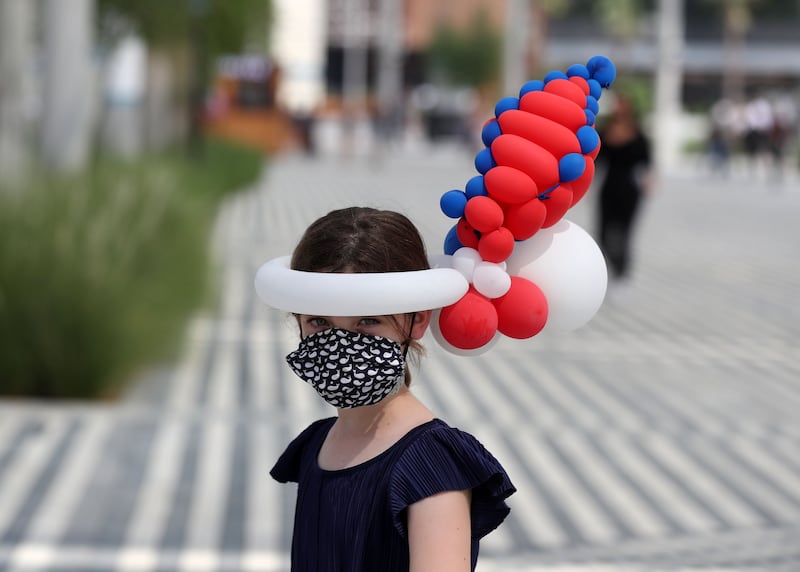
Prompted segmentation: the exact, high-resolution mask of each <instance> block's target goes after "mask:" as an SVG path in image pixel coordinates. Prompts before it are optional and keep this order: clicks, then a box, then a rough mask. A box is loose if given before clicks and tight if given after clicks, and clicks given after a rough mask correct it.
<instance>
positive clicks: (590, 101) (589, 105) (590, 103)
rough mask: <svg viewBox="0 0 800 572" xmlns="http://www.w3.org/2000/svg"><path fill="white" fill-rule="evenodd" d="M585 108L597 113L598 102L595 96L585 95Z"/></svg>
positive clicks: (598, 108) (598, 109)
mask: <svg viewBox="0 0 800 572" xmlns="http://www.w3.org/2000/svg"><path fill="white" fill-rule="evenodd" d="M586 109H588V110H589V111H591V112H592V113H594V114H595V115H597V112H598V111H600V103H599V102H598V101H597V98H596V97H592V96H591V95H587V96H586Z"/></svg>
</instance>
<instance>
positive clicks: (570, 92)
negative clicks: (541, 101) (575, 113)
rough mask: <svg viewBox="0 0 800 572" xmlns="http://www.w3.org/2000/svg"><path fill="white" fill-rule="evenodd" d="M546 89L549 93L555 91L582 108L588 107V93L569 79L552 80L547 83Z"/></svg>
mask: <svg viewBox="0 0 800 572" xmlns="http://www.w3.org/2000/svg"><path fill="white" fill-rule="evenodd" d="M544 90H545V91H546V92H547V93H555V94H556V95H560V96H561V97H563V98H564V99H568V100H570V101H571V102H573V103H574V104H575V105H577V106H578V107H580V108H581V109H583V108H585V107H586V94H585V93H583V91H582V90H581V88H580V87H578V86H577V85H576V84H574V83H573V82H571V81H569V80H568V79H553V80H550V81H548V82H547V83H546V84H545V86H544Z"/></svg>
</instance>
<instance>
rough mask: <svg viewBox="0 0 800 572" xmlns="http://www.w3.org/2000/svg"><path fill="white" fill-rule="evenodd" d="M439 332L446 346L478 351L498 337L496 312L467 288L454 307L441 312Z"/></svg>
mask: <svg viewBox="0 0 800 572" xmlns="http://www.w3.org/2000/svg"><path fill="white" fill-rule="evenodd" d="M512 280H513V279H512ZM439 331H440V332H441V333H442V337H444V339H445V340H447V342H448V343H450V344H451V345H452V346H455V347H457V348H459V349H462V350H474V349H477V348H480V347H482V346H485V345H486V344H488V343H489V342H490V341H491V339H492V338H493V337H494V335H495V334H496V333H497V310H495V307H494V305H493V304H492V302H491V301H490V300H489V299H488V298H486V297H485V296H483V295H482V294H480V293H479V292H478V291H477V290H475V288H474V287H472V286H470V287H469V290H468V291H467V293H466V294H464V295H463V296H462V297H461V299H460V300H458V301H457V302H456V303H455V304H452V305H450V306H445V307H444V308H442V311H441V312H440V313H439Z"/></svg>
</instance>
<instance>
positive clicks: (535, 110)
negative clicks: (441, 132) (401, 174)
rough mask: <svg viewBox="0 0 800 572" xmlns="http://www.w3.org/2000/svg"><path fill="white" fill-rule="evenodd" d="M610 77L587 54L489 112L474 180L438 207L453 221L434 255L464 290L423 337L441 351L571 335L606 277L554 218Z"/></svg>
mask: <svg viewBox="0 0 800 572" xmlns="http://www.w3.org/2000/svg"><path fill="white" fill-rule="evenodd" d="M615 76H616V70H615V68H614V64H613V63H612V62H611V60H609V59H608V58H606V57H603V56H594V57H592V58H591V59H589V61H588V62H587V63H586V65H582V64H575V65H573V66H570V67H569V68H568V69H567V71H566V72H562V71H559V70H553V71H551V72H549V73H547V74H546V75H545V76H544V79H542V80H532V81H529V82H527V83H525V84H524V85H523V86H522V87H521V88H520V91H519V96H518V97H504V98H502V99H500V100H499V101H498V102H497V104H496V105H495V110H494V111H495V116H494V117H493V118H491V119H489V120H488V121H487V122H486V123H485V124H484V126H483V129H482V132H481V139H482V141H483V143H484V145H485V147H484V148H483V149H482V150H481V151H479V152H478V153H477V155H476V156H475V168H476V170H477V171H478V173H479V174H478V175H476V176H474V177H472V178H471V179H469V180H468V181H467V183H466V185H465V187H464V190H460V189H456V190H451V191H448V192H446V193H444V194H443V195H442V197H441V199H440V203H439V204H440V207H441V210H442V212H443V213H444V214H445V215H446V216H448V217H450V218H453V219H457V222H456V223H455V224H454V225H453V227H452V228H451V229H450V231H449V232H448V233H447V236H446V237H445V239H444V253H445V255H447V256H445V257H443V258H444V259H447V260H448V262H447V263H448V264H449V265H450V266H452V268H455V269H456V270H459V271H460V272H461V273H462V274H463V275H464V277H465V278H466V280H467V281H468V282H469V289H468V290H467V292H466V293H465V294H464V295H463V296H462V297H461V298H460V299H459V300H458V301H456V302H455V303H453V304H451V305H449V306H445V307H443V308H441V309H440V310H438V311H437V312H436V315H435V316H434V320H433V328H432V329H433V333H434V336H435V337H436V339H437V341H438V342H439V343H440V344H441V345H442V346H444V347H445V348H446V349H448V350H449V351H452V352H454V353H459V354H470V353H480V352H483V351H485V350H486V349H488V348H489V347H491V345H492V343H493V342H495V341H496V340H497V339H498V336H500V335H505V336H508V337H511V338H516V339H527V338H531V337H533V336H535V335H536V334H538V333H539V332H540V331H542V330H543V329H544V328H545V327H546V328H547V329H552V330H561V331H568V330H573V329H576V328H578V327H580V326H582V325H584V324H585V323H586V322H588V321H589V320H590V319H591V318H592V317H593V316H594V315H595V314H596V313H597V311H598V310H599V308H600V305H601V304H602V302H603V298H604V297H605V291H606V286H607V280H608V278H607V272H606V266H605V261H604V259H603V255H602V253H601V252H600V249H599V247H598V246H597V244H596V243H595V242H594V240H593V239H592V238H591V237H590V236H589V235H588V233H586V232H585V231H584V230H583V229H581V228H580V227H579V226H577V225H575V224H574V223H572V222H570V221H568V220H566V219H564V215H565V214H566V213H567V211H568V210H569V209H570V208H571V207H573V206H574V205H575V204H576V203H577V202H578V201H580V200H581V198H583V196H584V195H585V194H586V191H587V190H588V189H589V187H590V185H591V182H592V178H593V177H594V160H595V158H596V157H597V154H598V152H599V151H600V137H599V136H598V134H597V131H596V130H595V116H596V114H597V113H598V110H599V100H600V97H601V95H602V89H603V88H608V87H609V86H610V85H611V84H612V83H613V81H614V78H615Z"/></svg>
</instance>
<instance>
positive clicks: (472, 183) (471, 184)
mask: <svg viewBox="0 0 800 572" xmlns="http://www.w3.org/2000/svg"><path fill="white" fill-rule="evenodd" d="M464 191H465V194H466V196H467V200H469V199H471V198H472V197H485V196H488V195H489V191H487V190H486V184H485V183H484V182H483V175H475V176H474V177H472V178H471V179H470V180H469V181H467V186H466V187H465V188H464Z"/></svg>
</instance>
